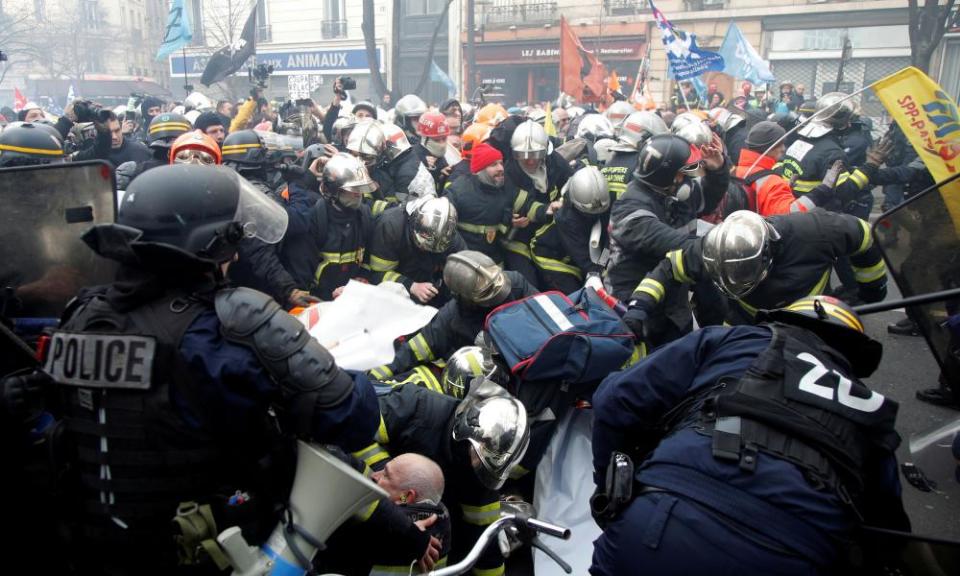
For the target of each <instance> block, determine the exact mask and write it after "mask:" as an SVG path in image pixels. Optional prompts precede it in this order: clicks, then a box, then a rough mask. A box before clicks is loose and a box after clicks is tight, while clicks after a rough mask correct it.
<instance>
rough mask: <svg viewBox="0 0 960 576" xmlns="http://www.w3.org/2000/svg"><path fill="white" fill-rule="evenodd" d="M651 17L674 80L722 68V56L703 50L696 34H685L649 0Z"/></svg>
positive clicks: (685, 78)
mask: <svg viewBox="0 0 960 576" xmlns="http://www.w3.org/2000/svg"><path fill="white" fill-rule="evenodd" d="M649 2H650V9H651V10H653V17H654V19H656V21H657V28H659V29H660V40H661V41H662V42H663V46H664V47H665V48H666V50H667V60H668V61H669V62H670V76H671V77H672V78H675V79H676V80H687V79H689V78H693V77H694V76H700V75H701V74H703V73H704V72H709V71H711V70H716V71H718V72H719V71H720V70H723V56H721V55H720V54H718V53H716V52H711V51H709V50H703V49H701V48H700V47H699V46H697V36H696V34H687V33H686V32H684V31H682V30H680V29H679V28H674V26H673V24H671V23H670V21H669V20H667V17H666V16H664V15H663V12H661V11H660V10H658V9H657V7H656V6H654V5H653V0H649Z"/></svg>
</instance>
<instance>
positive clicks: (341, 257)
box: [320, 250, 358, 264]
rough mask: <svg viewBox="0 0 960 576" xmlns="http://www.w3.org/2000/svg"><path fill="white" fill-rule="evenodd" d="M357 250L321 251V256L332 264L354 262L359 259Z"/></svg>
mask: <svg viewBox="0 0 960 576" xmlns="http://www.w3.org/2000/svg"><path fill="white" fill-rule="evenodd" d="M357 253H358V251H357V250H354V251H353V252H321V253H320V256H321V257H323V259H324V260H326V261H327V262H329V263H331V264H353V263H356V261H357Z"/></svg>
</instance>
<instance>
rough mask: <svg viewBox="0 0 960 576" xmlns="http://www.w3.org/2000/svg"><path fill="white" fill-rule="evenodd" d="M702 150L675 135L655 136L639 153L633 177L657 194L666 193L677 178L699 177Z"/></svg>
mask: <svg viewBox="0 0 960 576" xmlns="http://www.w3.org/2000/svg"><path fill="white" fill-rule="evenodd" d="M700 161H701V155H700V150H699V149H698V148H697V147H696V146H694V145H692V144H690V143H689V142H687V141H686V140H684V139H683V138H681V137H679V136H677V135H675V134H660V135H658V136H653V137H651V138H650V139H649V140H647V142H646V143H645V144H644V145H643V147H642V148H641V149H640V154H639V157H638V158H637V169H636V170H635V171H634V173H633V176H634V178H636V179H637V180H640V181H641V182H643V183H644V184H646V185H648V186H650V187H651V188H653V189H655V190H656V191H658V192H665V191H667V190H669V189H670V187H671V186H672V185H673V183H674V179H675V178H676V176H677V174H678V173H680V172H683V173H684V174H687V175H690V176H692V175H694V174H696V172H697V170H698V169H699V168H700Z"/></svg>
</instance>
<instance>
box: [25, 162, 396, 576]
mask: <svg viewBox="0 0 960 576" xmlns="http://www.w3.org/2000/svg"><path fill="white" fill-rule="evenodd" d="M174 219H177V221H179V222H180V225H179V226H174V227H171V226H170V225H169V222H171V221H172V220H174ZM286 223H287V219H286V214H285V213H284V211H283V210H282V209H281V208H280V207H279V206H277V205H274V204H273V203H272V202H271V201H270V200H268V199H267V198H265V197H264V196H263V194H262V193H260V192H258V191H256V190H255V189H253V188H252V186H250V184H249V183H247V182H246V181H245V180H244V179H243V178H240V177H239V176H238V175H237V174H236V173H235V172H233V171H231V170H229V169H226V168H220V167H211V166H196V165H189V164H186V165H173V166H164V167H159V168H156V169H154V170H151V171H148V172H146V173H144V174H143V175H142V176H141V177H139V178H137V179H136V180H135V181H134V182H133V183H131V185H130V188H129V190H128V194H127V195H126V196H125V198H124V201H123V204H122V205H121V207H120V211H119V216H118V219H117V224H110V225H99V226H97V227H95V228H93V229H92V230H91V231H90V232H88V233H87V234H86V235H85V236H84V240H85V241H86V242H87V244H88V245H90V247H91V248H92V249H93V250H94V251H95V252H97V253H98V254H100V255H102V256H104V257H107V258H110V259H113V260H116V261H118V262H119V263H120V271H119V273H118V276H117V278H118V280H117V282H116V283H115V284H112V285H108V286H102V287H96V288H91V289H88V290H85V291H84V292H82V293H81V294H80V295H79V296H78V298H77V299H76V300H75V301H74V302H73V304H72V305H71V306H70V307H69V308H68V310H67V311H66V312H65V313H64V317H63V322H62V324H61V328H60V329H58V330H56V331H55V332H54V333H53V334H52V337H51V338H52V339H51V346H50V348H49V354H48V355H47V358H46V362H45V364H44V371H45V372H46V373H47V374H49V375H50V376H51V378H52V379H53V381H54V382H55V383H56V389H57V391H58V392H59V396H60V399H61V404H62V405H61V406H60V409H61V411H62V415H63V418H64V421H65V429H66V432H67V434H68V438H69V440H70V442H69V443H68V444H67V445H66V447H65V448H66V454H67V462H65V464H68V465H69V466H70V469H71V470H72V471H73V472H74V473H75V474H76V482H77V484H75V489H76V493H75V494H73V495H72V496H71V498H74V500H73V501H71V502H70V503H69V508H67V507H66V506H65V512H75V516H74V517H72V518H70V519H69V520H70V521H71V522H70V523H71V524H72V528H73V529H74V531H73V534H72V544H73V545H74V547H75V549H72V550H71V551H70V552H69V555H70V556H71V557H72V558H74V559H75V561H76V563H77V567H78V569H79V570H80V572H81V573H108V574H172V573H175V572H176V570H177V563H178V553H180V554H187V556H188V557H190V558H192V557H193V556H195V555H196V547H198V546H200V545H201V543H200V542H198V541H189V542H188V541H187V540H188V537H187V536H185V535H184V534H180V535H179V537H180V541H181V543H182V549H178V547H177V546H175V544H174V542H175V540H174V536H175V535H176V534H175V533H174V531H173V529H172V527H171V518H173V517H174V516H176V515H177V514H178V508H179V509H180V510H181V511H182V512H183V513H184V514H187V513H188V511H187V509H184V508H183V507H182V506H181V503H184V502H191V503H193V506H192V508H191V507H188V508H190V509H199V507H198V504H199V505H200V506H209V508H208V509H207V510H208V511H209V512H212V516H213V517H214V518H216V519H218V520H219V521H220V522H224V521H229V522H232V523H249V525H248V527H249V528H250V529H251V530H252V532H251V534H259V533H260V531H261V530H263V529H264V528H266V529H267V530H269V529H270V527H271V526H272V524H273V522H274V521H275V518H271V517H270V516H271V515H270V514H269V513H268V514H266V515H263V514H262V513H263V512H264V511H265V510H267V509H269V508H272V506H273V504H271V502H280V503H282V500H281V501H277V500H275V498H276V497H277V496H276V494H274V493H273V492H272V490H273V488H274V485H273V482H274V481H280V482H281V485H282V483H284V482H288V481H289V480H290V478H289V477H286V476H285V475H284V474H283V473H282V472H283V470H282V468H280V467H279V466H280V465H281V460H278V459H274V460H273V463H274V466H276V468H273V469H272V470H271V469H269V467H268V468H267V469H263V468H262V466H263V465H264V463H266V462H270V461H271V460H270V459H269V458H268V456H269V455H270V454H271V452H270V451H269V447H270V446H271V445H274V444H276V443H277V441H278V440H282V438H278V437H276V435H275V433H274V432H271V431H276V430H277V429H278V423H279V425H280V427H282V429H284V430H286V431H288V432H289V433H291V434H294V435H297V436H300V437H302V438H306V439H310V440H312V441H315V442H329V443H334V444H339V445H341V446H343V447H344V448H346V449H347V450H355V449H357V448H358V447H360V446H362V445H364V443H365V442H367V441H368V440H369V435H370V434H373V433H374V432H375V430H376V427H377V421H378V416H377V407H376V399H375V395H374V393H373V388H372V387H371V385H370V383H369V381H367V379H366V378H365V377H364V376H363V375H362V374H347V373H346V372H343V371H341V370H340V369H339V368H338V367H337V365H336V363H335V362H334V360H333V358H332V357H331V356H330V354H329V352H327V351H326V350H325V349H324V348H323V347H322V346H320V344H319V343H318V342H317V341H316V340H314V339H313V338H312V337H310V336H309V334H308V333H307V332H306V331H305V330H303V327H302V326H300V325H299V323H298V322H297V321H296V320H295V319H294V318H292V317H290V316H288V315H286V314H285V313H284V312H283V311H282V310H281V309H280V308H279V306H278V305H277V304H276V303H274V302H273V301H272V300H270V298H269V296H267V295H265V294H262V293H259V292H256V291H253V290H249V289H243V288H236V289H225V288H224V287H223V284H222V280H223V278H224V276H223V270H224V269H225V268H226V267H227V266H228V264H229V263H230V262H231V261H232V260H233V258H234V256H235V254H236V253H237V246H238V243H239V242H240V240H241V239H242V238H243V237H244V236H245V235H247V234H254V235H256V236H257V237H258V238H259V239H260V240H261V241H263V242H265V243H276V242H278V241H279V240H280V239H281V237H282V236H283V233H284V230H285V228H286ZM281 342H282V343H281ZM268 350H269V351H268ZM304 367H309V368H304ZM271 407H272V411H271V410H270V408H271ZM272 414H275V415H276V418H277V419H278V420H277V421H273V416H272ZM281 444H282V442H281ZM275 456H277V457H279V455H275ZM235 493H236V494H244V497H243V498H239V499H237V501H228V500H229V495H232V494H235ZM260 499H262V502H261V503H260V504H256V503H257V502H260ZM231 506H232V507H231ZM264 506H266V508H264ZM228 512H229V513H230V514H231V515H233V516H230V517H225V516H223V514H225V513H228ZM194 516H195V515H194V514H193V513H191V518H193V519H194V520H197V518H195V517H194ZM197 516H201V517H203V516H204V514H202V513H201V514H198V515H197ZM226 518H230V519H229V520H226ZM204 520H206V518H204ZM208 529H209V530H211V531H212V534H209V535H208V538H212V537H214V536H215V534H216V531H215V529H213V527H209V528H208Z"/></svg>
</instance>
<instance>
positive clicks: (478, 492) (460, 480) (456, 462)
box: [355, 385, 503, 575]
mask: <svg viewBox="0 0 960 576" xmlns="http://www.w3.org/2000/svg"><path fill="white" fill-rule="evenodd" d="M379 400H380V415H381V424H380V430H379V431H378V432H377V438H376V441H377V444H376V445H375V446H371V449H368V450H364V451H360V452H357V453H355V455H356V456H357V457H358V458H363V459H364V460H365V461H367V463H368V465H370V466H372V467H374V468H381V467H383V465H384V464H385V463H386V462H385V460H386V458H384V457H382V456H378V454H382V453H383V452H388V453H389V454H403V453H405V452H415V453H417V454H422V455H423V456H426V457H428V458H430V459H431V460H433V461H434V462H436V463H437V464H438V465H439V466H440V468H441V469H442V470H443V472H444V476H445V477H446V488H445V491H444V494H443V503H444V504H446V506H447V508H448V509H449V510H450V515H451V519H452V524H453V550H452V552H451V555H450V560H451V561H452V562H455V561H456V560H457V559H459V558H461V557H463V555H464V554H465V553H466V552H467V551H468V550H469V549H470V547H471V546H473V543H474V542H476V541H477V538H478V537H479V536H480V533H482V532H483V530H484V529H485V528H486V527H487V526H489V525H490V524H491V523H493V522H494V521H496V520H497V518H499V517H500V496H499V494H498V493H497V491H496V490H490V489H489V488H487V487H485V486H484V485H483V484H481V483H480V480H479V479H478V478H477V475H476V473H474V471H473V468H472V466H471V464H470V450H471V448H470V444H469V443H468V442H456V441H454V440H453V424H454V413H455V411H456V409H457V405H458V404H459V400H457V399H455V398H453V397H451V396H446V395H443V394H438V393H436V392H432V391H430V390H428V389H426V388H423V387H421V386H413V385H404V386H397V387H395V388H393V389H392V390H391V391H390V392H388V393H386V394H383V395H381V396H380V397H379ZM377 448H379V452H378V450H377ZM474 573H475V574H484V575H485V574H502V573H503V558H502V557H501V556H500V552H499V549H498V548H497V547H496V546H490V547H488V548H487V550H486V551H485V552H484V554H483V555H482V556H481V559H480V561H479V562H478V564H477V570H475V572H474Z"/></svg>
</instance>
